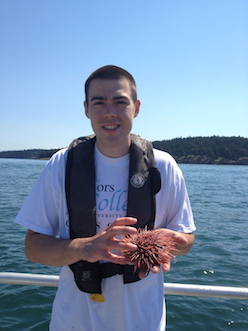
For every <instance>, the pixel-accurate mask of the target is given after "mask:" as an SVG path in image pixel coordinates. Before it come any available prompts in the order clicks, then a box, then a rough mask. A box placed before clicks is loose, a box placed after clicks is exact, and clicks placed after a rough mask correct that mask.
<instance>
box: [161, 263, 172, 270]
mask: <svg viewBox="0 0 248 331" xmlns="http://www.w3.org/2000/svg"><path fill="white" fill-rule="evenodd" d="M170 266H171V264H170V262H168V263H163V264H162V270H163V272H169V271H170Z"/></svg>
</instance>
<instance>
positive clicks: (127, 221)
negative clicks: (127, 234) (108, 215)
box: [107, 217, 138, 229]
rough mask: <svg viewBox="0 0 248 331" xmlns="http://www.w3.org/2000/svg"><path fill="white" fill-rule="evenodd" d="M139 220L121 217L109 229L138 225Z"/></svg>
mask: <svg viewBox="0 0 248 331" xmlns="http://www.w3.org/2000/svg"><path fill="white" fill-rule="evenodd" d="M137 221H138V220H137V218H134V217H119V218H116V219H115V221H114V222H113V223H111V224H110V225H109V226H108V227H107V229H109V228H112V227H114V226H121V225H133V224H135V223H137Z"/></svg>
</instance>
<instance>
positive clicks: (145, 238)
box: [122, 228, 177, 272]
mask: <svg viewBox="0 0 248 331" xmlns="http://www.w3.org/2000/svg"><path fill="white" fill-rule="evenodd" d="M123 241H124V242H128V243H132V244H135V245H136V246H137V247H138V249H137V250H136V251H133V252H131V251H124V252H123V253H122V255H123V256H125V257H128V258H129V259H130V261H131V262H132V263H134V272H135V271H136V270H137V269H141V270H144V269H148V270H149V269H150V268H151V267H152V266H155V265H156V266H158V265H160V264H163V263H168V262H169V261H170V260H174V255H173V254H172V252H173V251H174V252H175V251H176V250H177V249H176V247H175V241H174V239H173V238H172V237H171V236H170V235H169V234H168V233H164V232H163V231H159V230H151V231H150V230H147V229H146V228H144V229H141V228H139V229H138V231H137V233H136V234H132V235H128V236H126V237H125V238H124V239H123Z"/></svg>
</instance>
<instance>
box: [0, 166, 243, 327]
mask: <svg viewBox="0 0 248 331" xmlns="http://www.w3.org/2000/svg"><path fill="white" fill-rule="evenodd" d="M45 163H46V161H37V160H15V159H0V224H1V241H0V256H1V259H0V272H5V271H8V272H10V271H12V272H28V273H44V274H57V275H58V274H59V269H58V268H48V267H45V266H41V265H37V264H33V263H31V262H28V261H27V260H26V258H25V256H24V251H23V240H24V236H25V230H24V229H22V228H21V227H20V226H18V225H16V224H15V223H13V219H14V217H15V216H16V214H17V212H18V210H19V208H20V207H21V205H22V203H23V201H24V199H25V197H26V196H27V194H28V192H29V191H30V189H31V187H32V185H33V184H34V182H35V180H36V178H37V177H38V175H39V173H40V172H41V170H42V169H43V167H44V166H45ZM180 167H181V169H182V171H183V173H184V176H185V179H186V182H187V187H188V191H189V195H190V199H191V203H192V208H193V212H194V216H195V221H196V225H197V233H196V243H195V245H194V247H193V248H192V250H191V251H190V253H189V254H188V255H186V256H183V257H180V258H177V262H176V263H175V264H173V266H172V270H171V271H170V272H169V273H168V274H166V275H165V281H166V282H170V283H172V282H175V283H185V284H201V285H218V286H238V287H248V276H247V274H248V240H247V237H248V167H247V166H217V165H180ZM55 291H56V288H48V287H35V286H19V285H5V284H0V307H1V308H0V329H1V330H5V331H13V330H15V331H29V330H35V331H45V330H47V328H48V323H49V319H50V313H51V307H52V302H53V298H54V295H55ZM166 302H167V330H173V331H191V330H207V331H213V330H239V331H243V330H248V301H247V300H233V299H217V298H198V297H183V296H167V297H166ZM145 304H149V303H145ZM151 331H153V330H151Z"/></svg>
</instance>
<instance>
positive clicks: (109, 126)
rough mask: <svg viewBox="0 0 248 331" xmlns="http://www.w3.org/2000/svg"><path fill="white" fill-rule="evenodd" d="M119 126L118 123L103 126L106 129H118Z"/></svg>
mask: <svg viewBox="0 0 248 331" xmlns="http://www.w3.org/2000/svg"><path fill="white" fill-rule="evenodd" d="M118 127H119V125H118V124H108V125H104V126H103V128H104V129H106V130H114V129H117V128H118Z"/></svg>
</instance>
